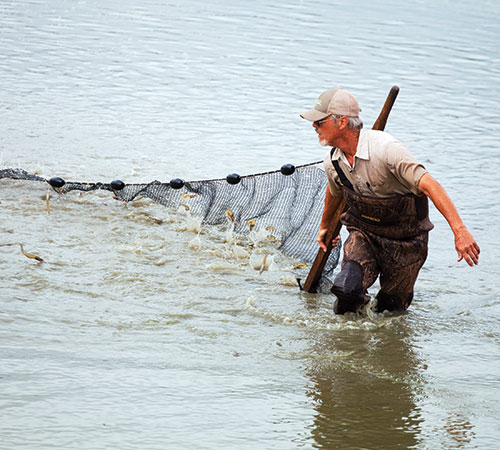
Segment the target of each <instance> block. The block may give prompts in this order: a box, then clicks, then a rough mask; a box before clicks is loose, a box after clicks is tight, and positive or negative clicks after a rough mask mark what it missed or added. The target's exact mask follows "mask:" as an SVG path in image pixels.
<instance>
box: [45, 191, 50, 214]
mask: <svg viewBox="0 0 500 450" xmlns="http://www.w3.org/2000/svg"><path fill="white" fill-rule="evenodd" d="M49 200H50V191H49V190H48V189H47V195H46V196H45V205H46V207H47V213H48V214H50V202H49Z"/></svg>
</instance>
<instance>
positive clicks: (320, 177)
mask: <svg viewBox="0 0 500 450" xmlns="http://www.w3.org/2000/svg"><path fill="white" fill-rule="evenodd" d="M1 178H10V179H15V180H30V181H37V182H47V183H49V182H50V180H47V179H45V178H43V177H40V176H38V175H34V174H31V173H28V172H26V171H24V170H22V169H11V168H9V169H0V179H1ZM326 185H327V181H326V176H325V173H324V171H323V170H322V168H321V164H320V162H314V163H310V164H306V165H302V166H297V167H296V168H295V170H294V171H293V173H292V174H290V175H284V174H283V173H282V171H280V170H277V171H273V172H266V173H260V174H253V175H246V176H242V177H240V180H239V182H238V183H236V184H230V183H228V181H227V180H226V179H214V180H201V181H190V182H185V183H184V184H183V186H182V187H181V188H174V186H175V184H174V183H173V181H171V182H170V183H162V182H159V181H152V182H150V183H137V184H126V185H125V186H124V187H123V188H122V189H116V185H114V184H113V183H83V182H71V181H68V182H66V183H65V184H64V185H63V186H61V187H53V189H54V190H55V191H56V192H58V193H60V194H65V193H67V192H70V191H74V190H77V191H94V190H98V189H101V190H107V191H110V192H111V193H112V194H113V195H114V196H116V197H117V198H119V199H121V200H124V201H125V202H130V201H132V200H134V199H137V198H138V197H146V198H149V199H151V200H152V201H154V202H156V203H159V204H161V205H164V206H166V207H168V208H179V207H181V206H184V207H185V208H186V209H189V211H190V213H191V215H192V216H194V217H198V218H200V219H201V223H202V224H206V225H220V224H227V221H228V217H230V219H231V221H232V222H233V224H234V232H236V233H240V234H248V233H249V232H250V231H251V230H252V229H255V230H259V229H263V228H265V229H269V230H272V233H273V235H274V237H275V238H277V239H278V242H279V246H278V249H279V250H280V251H281V252H283V253H284V254H285V255H287V256H290V257H292V258H294V259H297V260H299V261H301V262H304V263H306V264H311V263H312V262H313V261H314V259H315V257H316V254H317V252H318V244H317V242H316V236H317V233H318V230H319V224H320V220H321V214H322V211H323V205H324V195H325V190H326ZM114 187H115V188H114ZM339 255H340V245H339V246H337V247H336V248H335V249H333V251H332V252H331V254H330V256H329V259H328V261H327V263H326V265H325V269H324V271H323V275H322V278H321V280H320V287H322V288H323V289H325V288H327V287H328V286H329V285H330V284H331V278H332V275H333V270H334V269H335V267H336V266H337V263H338V260H339Z"/></svg>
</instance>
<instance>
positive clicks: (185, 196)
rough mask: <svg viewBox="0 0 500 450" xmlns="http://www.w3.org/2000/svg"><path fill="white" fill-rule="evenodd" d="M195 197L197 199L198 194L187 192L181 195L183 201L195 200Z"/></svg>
mask: <svg viewBox="0 0 500 450" xmlns="http://www.w3.org/2000/svg"><path fill="white" fill-rule="evenodd" d="M195 197H198V194H188V193H187V192H185V193H184V194H181V198H183V199H184V200H189V199H190V198H195Z"/></svg>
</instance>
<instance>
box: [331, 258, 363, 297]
mask: <svg viewBox="0 0 500 450" xmlns="http://www.w3.org/2000/svg"><path fill="white" fill-rule="evenodd" d="M334 289H335V292H334V293H335V294H336V295H337V296H339V295H340V296H342V295H344V296H359V295H363V268H362V267H361V264H359V263H358V262H356V261H347V262H346V263H345V264H344V267H342V270H341V271H340V273H339V274H338V275H337V276H336V277H335V281H334V282H333V287H332V291H333V290H334ZM337 292H338V294H337Z"/></svg>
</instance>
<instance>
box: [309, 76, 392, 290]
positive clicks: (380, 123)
mask: <svg viewBox="0 0 500 450" xmlns="http://www.w3.org/2000/svg"><path fill="white" fill-rule="evenodd" d="M398 93H399V87H398V86H393V87H392V88H391V90H390V91H389V94H388V95H387V98H386V100H385V103H384V106H383V107H382V110H381V111H380V114H379V115H378V117H377V120H376V121H375V123H374V124H373V127H372V129H373V130H382V131H383V130H384V128H385V125H386V123H387V118H388V117H389V114H390V112H391V109H392V106H393V105H394V102H395V101H396V97H397V96H398ZM345 205H346V204H345V200H344V199H342V201H341V202H340V204H339V206H338V208H337V210H336V211H335V214H334V216H333V219H332V221H331V223H330V225H329V226H328V229H327V231H326V234H325V243H326V251H324V250H323V249H321V248H320V249H319V251H318V254H317V255H316V259H315V260H314V262H313V264H312V266H311V270H310V271H309V275H307V279H306V281H305V283H304V286H303V287H302V290H304V291H306V292H311V293H314V292H316V290H317V289H318V282H319V279H320V278H321V273H322V272H323V269H324V267H325V264H326V262H327V260H328V257H329V256H330V252H331V251H332V247H333V246H332V240H333V239H334V238H335V237H336V236H338V234H339V233H340V228H341V227H342V224H341V223H340V216H341V215H342V213H343V212H344V209H345Z"/></svg>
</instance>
